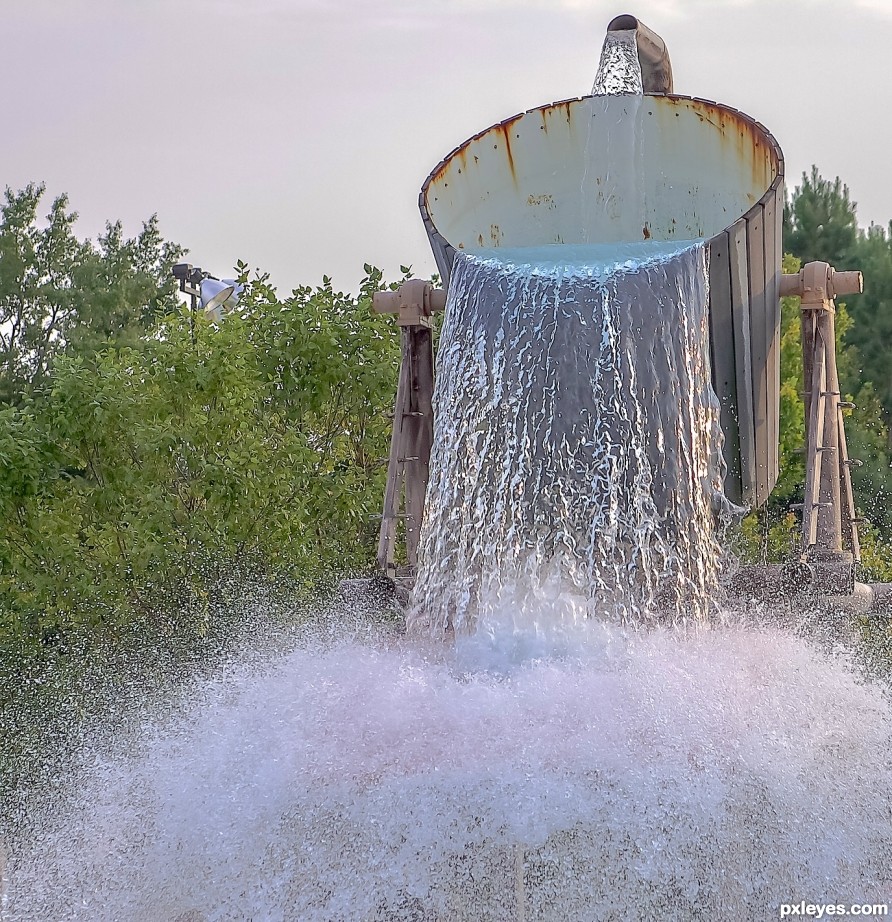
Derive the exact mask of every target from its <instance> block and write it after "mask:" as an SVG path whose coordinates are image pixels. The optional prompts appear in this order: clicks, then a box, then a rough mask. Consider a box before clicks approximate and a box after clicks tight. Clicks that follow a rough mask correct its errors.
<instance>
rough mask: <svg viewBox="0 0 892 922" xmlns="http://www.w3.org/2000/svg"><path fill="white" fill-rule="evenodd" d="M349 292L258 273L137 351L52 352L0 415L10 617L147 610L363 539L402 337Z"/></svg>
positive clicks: (91, 617)
mask: <svg viewBox="0 0 892 922" xmlns="http://www.w3.org/2000/svg"><path fill="white" fill-rule="evenodd" d="M369 270H370V271H369V273H368V275H367V277H366V279H365V281H364V282H363V285H362V288H361V291H360V294H359V296H358V297H355V298H354V297H351V296H348V295H345V294H343V293H340V292H335V291H334V290H333V289H332V287H331V284H330V282H329V281H326V282H325V283H324V284H323V285H322V286H321V287H319V288H317V289H315V290H312V289H310V288H300V289H297V290H296V291H295V292H294V293H293V295H292V297H290V298H288V299H286V300H284V301H279V300H278V298H277V296H276V294H275V291H274V290H273V289H272V288H271V287H270V286H269V284H268V282H267V280H266V279H265V278H260V279H258V280H256V281H255V283H253V284H251V285H249V286H248V290H247V292H246V294H245V295H244V296H243V298H242V300H241V306H240V311H239V313H238V314H234V315H229V316H228V317H227V318H226V321H225V322H224V323H222V324H221V325H220V326H219V328H216V327H213V326H211V325H209V324H207V323H206V322H204V321H203V320H200V322H199V324H198V331H197V336H196V340H195V342H194V344H193V342H192V339H191V336H190V329H189V328H190V322H189V321H190V318H189V316H188V314H187V313H185V312H181V313H178V314H176V315H173V316H170V317H168V318H167V319H166V320H165V321H164V322H163V323H162V324H161V325H160V326H159V327H158V329H157V331H156V334H155V335H154V336H152V337H147V338H145V339H144V340H143V341H141V342H140V343H139V345H138V346H120V347H118V348H115V349H105V350H100V351H99V352H96V353H94V354H89V353H88V354H87V355H78V354H73V355H66V356H60V357H58V359H57V361H56V363H55V367H54V371H53V375H52V380H51V385H50V387H49V389H48V390H47V392H46V394H45V399H43V400H40V401H25V402H23V403H22V405H21V406H18V407H14V408H13V407H9V408H7V409H6V410H4V411H3V412H2V414H0V516H2V521H3V525H2V526H0V609H2V610H3V611H4V612H5V613H6V615H5V617H6V618H7V619H8V621H10V622H11V623H8V624H7V625H6V627H7V630H10V629H12V630H15V631H16V632H18V633H20V634H21V633H23V632H24V633H27V634H28V635H29V636H32V637H40V638H42V639H43V640H44V641H45V642H46V641H48V640H52V639H53V638H54V637H56V636H57V635H58V634H59V633H60V632H64V631H65V630H66V628H67V627H68V626H71V625H77V624H84V623H98V622H103V621H107V622H110V623H114V622H115V621H116V620H120V619H126V618H128V617H130V616H132V615H133V614H134V613H136V614H137V615H139V616H141V617H146V618H151V617H153V613H154V612H155V611H156V607H155V606H154V605H153V602H154V600H155V598H156V597H157V596H158V595H159V594H163V595H164V596H165V597H166V598H167V599H175V598H177V597H181V598H183V599H187V598H188V599H193V600H194V599H195V598H201V597H203V596H206V595H207V593H208V591H209V587H210V586H211V585H212V584H213V582H214V580H215V579H217V578H218V577H219V575H220V574H221V573H225V572H226V570H227V569H228V568H230V567H233V566H238V567H239V568H240V570H241V571H242V572H245V571H246V570H249V571H252V572H270V573H276V572H283V573H288V574H290V575H291V576H292V577H293V578H295V579H297V580H298V581H299V582H300V583H302V584H303V585H304V586H309V585H311V584H313V583H316V582H318V581H319V580H320V579H323V578H324V577H325V575H326V574H327V573H330V572H331V571H333V570H335V569H337V570H339V571H343V570H344V569H349V568H351V567H361V566H366V565H368V564H369V563H370V560H371V554H372V549H373V546H374V535H375V531H376V523H375V520H374V518H373V515H374V513H376V512H378V510H379V507H380V496H381V494H382V490H383V479H384V476H385V465H384V459H385V458H386V455H387V448H388V439H389V421H388V420H387V418H386V410H387V408H388V407H389V405H390V404H391V403H392V399H393V393H394V390H395V383H396V373H397V367H398V357H399V346H398V340H397V338H396V337H394V336H393V335H392V332H391V331H390V330H389V329H388V327H387V323H386V321H384V320H382V319H381V318H373V317H372V316H371V312H370V300H371V294H372V292H373V291H374V290H375V289H376V288H377V287H378V286H379V285H380V283H381V276H380V273H379V272H377V270H372V269H371V267H369Z"/></svg>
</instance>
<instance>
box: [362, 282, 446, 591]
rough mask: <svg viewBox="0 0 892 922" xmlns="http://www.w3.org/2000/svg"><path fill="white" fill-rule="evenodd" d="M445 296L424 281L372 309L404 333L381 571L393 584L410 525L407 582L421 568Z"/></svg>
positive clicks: (381, 296)
mask: <svg viewBox="0 0 892 922" xmlns="http://www.w3.org/2000/svg"><path fill="white" fill-rule="evenodd" d="M445 303H446V295H445V292H443V291H440V290H438V289H433V288H431V286H430V284H429V283H427V282H423V281H420V280H411V281H409V282H406V283H405V284H403V285H402V286H400V288H399V289H398V290H397V291H394V292H379V293H378V294H376V295H375V296H374V299H373V305H372V306H373V309H374V310H375V311H376V312H378V313H393V314H396V315H397V320H396V322H397V325H398V326H399V328H400V345H401V360H400V376H399V383H398V386H397V393H396V404H395V406H394V413H393V433H392V435H391V439H390V460H389V461H388V465H387V486H386V489H385V493H384V512H383V515H382V517H381V530H380V533H379V536H378V566H379V567H380V568H381V569H382V570H383V571H384V572H385V573H386V574H387V576H389V577H390V578H391V579H397V577H398V576H399V575H400V574H399V573H398V567H397V563H396V545H397V535H398V530H397V526H398V523H399V520H400V519H403V520H404V522H405V528H404V535H405V540H406V558H407V563H408V573H407V574H406V575H407V576H408V577H410V578H411V577H413V576H414V575H415V569H416V567H417V565H418V543H419V539H420V536H421V523H422V520H423V518H424V500H425V495H426V493H427V482H428V478H429V476H430V456H431V447H432V446H433V441H434V414H433V396H434V351H433V333H432V330H431V320H430V318H431V314H432V313H433V312H434V311H437V310H442V309H443V308H444V307H445Z"/></svg>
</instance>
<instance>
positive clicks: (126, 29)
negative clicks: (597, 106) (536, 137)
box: [0, 0, 892, 294]
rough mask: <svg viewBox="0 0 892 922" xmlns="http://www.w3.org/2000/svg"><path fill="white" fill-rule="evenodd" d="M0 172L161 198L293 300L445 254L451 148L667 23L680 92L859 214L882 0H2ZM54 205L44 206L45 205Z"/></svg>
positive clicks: (883, 159) (176, 230)
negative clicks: (747, 122) (629, 31)
mask: <svg viewBox="0 0 892 922" xmlns="http://www.w3.org/2000/svg"><path fill="white" fill-rule="evenodd" d="M2 8H3V19H2V28H3V36H4V43H3V53H2V55H0V83H2V86H4V87H5V88H6V104H5V105H4V107H3V121H4V125H3V143H2V144H0V178H2V182H3V184H4V185H9V186H12V187H13V188H15V189H18V188H21V187H22V186H24V185H25V184H26V183H27V182H29V181H43V182H45V183H46V185H47V188H48V193H49V195H50V196H51V195H55V194H57V193H59V192H63V191H64V192H68V194H69V195H70V197H71V202H72V205H73V206H74V208H75V209H76V210H77V211H78V212H79V214H80V216H81V218H80V221H79V222H78V225H77V227H78V231H79V233H80V234H81V235H82V236H84V235H85V236H91V237H92V236H95V235H96V233H97V232H98V231H99V230H101V229H102V227H103V224H104V222H105V220H106V219H116V218H120V219H122V220H123V222H124V225H125V230H126V231H127V233H128V234H131V235H132V234H135V233H136V232H137V231H138V230H139V226H140V222H141V221H142V220H143V219H145V218H147V217H148V216H149V215H150V214H152V213H153V212H157V213H158V216H159V219H160V224H161V230H162V232H163V233H164V235H165V236H166V237H167V238H169V239H172V240H175V241H177V242H179V243H181V244H183V245H185V246H187V247H188V248H189V249H190V255H189V260H190V261H191V262H193V263H195V264H198V265H201V266H203V267H205V268H206V269H209V270H211V271H213V272H214V273H215V274H217V275H221V276H225V275H227V274H229V273H230V271H231V269H232V266H233V265H234V263H235V261H236V260H237V259H243V260H245V261H246V262H247V263H249V264H250V265H252V266H258V267H261V268H263V269H265V270H267V271H269V272H270V273H271V277H272V281H273V283H274V284H276V285H277V286H278V287H279V289H280V294H287V292H288V291H289V290H290V288H291V287H293V286H294V285H297V284H304V283H306V284H315V283H317V282H318V281H319V280H320V279H321V277H322V275H323V274H324V273H325V274H329V275H332V276H333V278H334V282H335V284H336V285H337V286H339V287H342V288H346V289H352V288H353V287H354V286H355V285H356V283H357V281H358V279H359V277H360V275H361V274H362V265H363V263H364V262H371V263H374V264H376V265H378V266H380V267H381V268H382V269H383V270H384V271H385V274H386V275H388V276H390V277H393V276H395V275H396V274H397V273H398V266H399V265H400V263H403V264H412V265H413V266H414V268H415V271H416V273H417V274H419V275H427V274H429V273H431V272H433V271H434V263H433V259H432V257H431V255H430V250H429V248H428V245H427V238H426V236H425V234H424V231H423V228H422V224H421V221H420V218H419V216H418V210H417V197H418V191H419V189H420V187H421V184H422V182H423V181H424V179H425V177H426V176H427V175H428V173H429V172H430V171H431V170H432V169H433V167H434V166H436V164H437V163H438V162H439V161H440V160H441V159H442V158H443V156H445V155H446V154H447V153H448V152H449V151H451V150H452V149H453V148H454V147H456V146H457V145H458V144H459V143H461V142H462V141H464V140H465V139H466V138H468V137H470V136H471V135H473V134H476V133H477V132H478V131H481V130H483V129H485V128H487V127H489V126H490V125H492V124H494V123H495V122H498V121H501V120H502V119H504V118H507V117H509V116H511V115H514V114H515V113H517V112H520V111H523V110H525V109H529V108H531V107H533V106H537V105H541V104H544V103H548V102H552V101H554V100H559V99H565V98H568V97H575V96H581V95H585V94H586V93H587V92H588V91H589V89H590V87H591V85H592V81H593V79H594V76H595V71H596V69H597V63H598V57H599V54H600V49H601V44H602V42H603V38H604V33H605V29H606V26H607V23H608V22H609V21H610V19H612V18H613V16H615V15H618V14H619V13H632V14H634V15H636V16H638V17H639V19H641V20H642V21H643V22H645V23H646V24H647V25H649V26H650V27H651V28H652V29H654V30H655V31H656V32H658V33H659V34H660V35H661V36H662V37H663V39H664V40H665V42H666V44H667V46H668V49H669V53H670V56H671V59H672V66H673V70H674V75H675V90H676V92H678V93H681V94H685V95H691V96H701V97H704V98H707V99H712V100H715V101H717V102H721V103H725V104H727V105H730V106H733V107H734V108H737V109H740V110H742V111H743V112H745V113H747V114H748V115H751V116H753V117H754V118H755V119H756V120H758V121H760V122H762V123H763V124H764V125H766V126H767V127H768V129H769V130H770V131H771V132H772V133H773V134H774V136H775V137H776V138H777V140H778V141H779V143H780V145H781V148H782V149H783V151H784V154H785V157H786V162H787V183H788V186H789V187H790V188H792V186H793V185H795V184H796V183H798V182H799V177H800V175H801V173H802V172H803V171H804V170H807V169H808V168H809V167H810V165H811V164H812V163H816V164H817V165H818V167H819V168H820V170H821V172H822V173H823V174H824V175H825V176H827V177H829V178H832V177H834V176H836V175H839V176H841V177H842V179H843V180H844V181H845V182H846V183H848V185H849V187H850V189H851V193H852V197H853V198H854V199H855V201H856V202H858V214H859V218H860V220H861V223H862V224H867V223H869V222H871V221H875V222H879V223H882V224H887V223H888V221H889V219H890V218H892V185H890V182H889V162H890V158H892V154H890V151H892V86H890V84H892V77H890V73H892V66H890V63H889V62H890V61H892V0H848V2H839V0H639V2H637V3H634V4H630V5H629V6H625V5H620V4H617V3H616V2H612V0H611V2H605V0H414V2H412V0H379V2H368V0H2ZM48 207H49V201H47V208H48Z"/></svg>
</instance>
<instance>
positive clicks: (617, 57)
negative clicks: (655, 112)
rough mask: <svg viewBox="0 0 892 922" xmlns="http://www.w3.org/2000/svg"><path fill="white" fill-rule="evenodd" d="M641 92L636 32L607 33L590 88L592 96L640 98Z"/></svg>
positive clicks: (642, 90)
mask: <svg viewBox="0 0 892 922" xmlns="http://www.w3.org/2000/svg"><path fill="white" fill-rule="evenodd" d="M643 92H644V88H643V85H642V82H641V63H640V62H639V60H638V38H637V35H636V33H635V30H634V29H628V30H626V29H621V30H618V31H615V32H608V33H607V37H606V38H605V39H604V47H603V48H602V49H601V61H600V64H599V65H598V73H597V74H596V76H595V84H594V86H593V87H592V96H612V95H617V94H621V93H629V94H634V95H640V94H641V93H643Z"/></svg>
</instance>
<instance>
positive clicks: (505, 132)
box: [496, 119, 517, 186]
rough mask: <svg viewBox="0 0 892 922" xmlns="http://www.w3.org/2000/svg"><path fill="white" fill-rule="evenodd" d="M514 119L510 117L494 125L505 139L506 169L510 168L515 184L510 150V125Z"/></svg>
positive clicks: (515, 178) (515, 179)
mask: <svg viewBox="0 0 892 922" xmlns="http://www.w3.org/2000/svg"><path fill="white" fill-rule="evenodd" d="M514 121H515V119H511V120H510V121H508V122H502V123H501V124H500V125H496V130H498V131H499V132H501V134H502V137H503V138H504V139H505V156H506V157H507V158H508V169H509V170H511V178H512V179H513V180H514V185H515V186H516V185H517V168H516V167H515V166H514V154H513V152H512V151H511V125H512V124H513V122H514Z"/></svg>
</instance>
